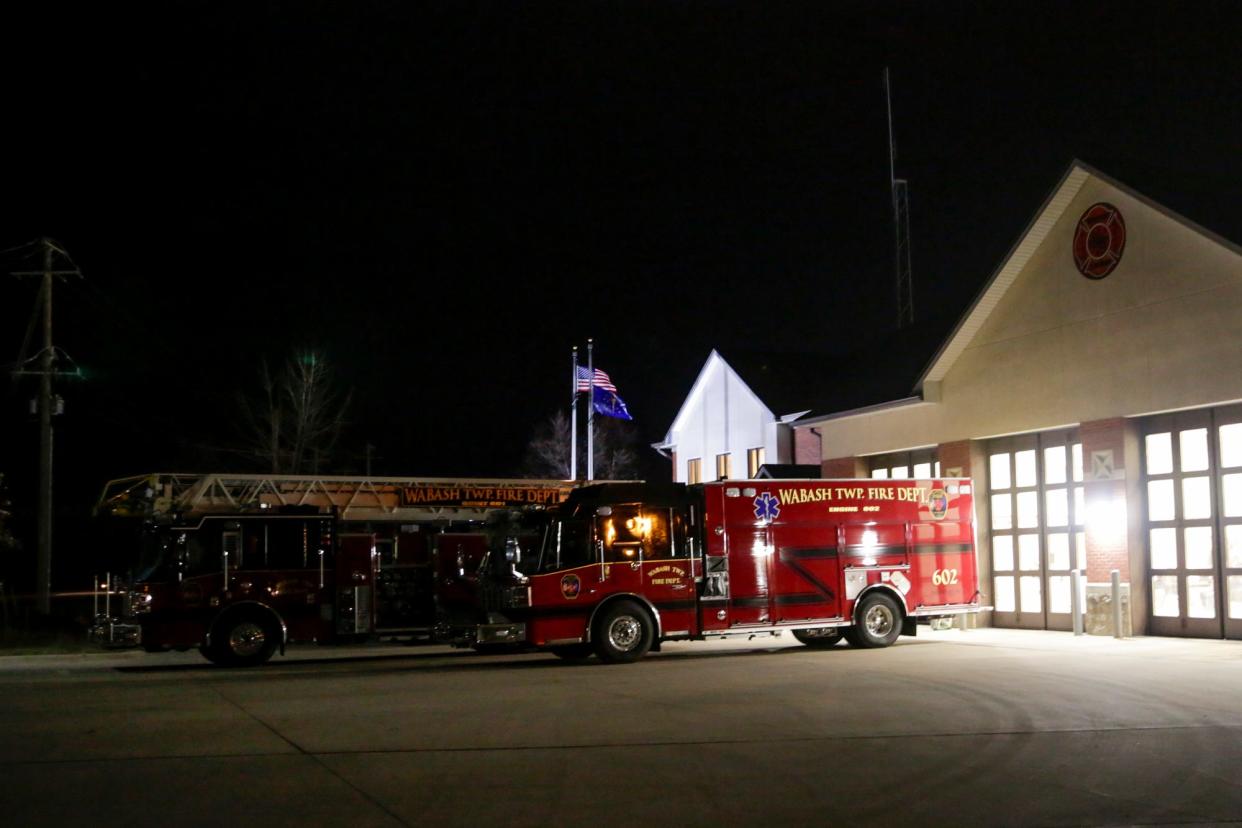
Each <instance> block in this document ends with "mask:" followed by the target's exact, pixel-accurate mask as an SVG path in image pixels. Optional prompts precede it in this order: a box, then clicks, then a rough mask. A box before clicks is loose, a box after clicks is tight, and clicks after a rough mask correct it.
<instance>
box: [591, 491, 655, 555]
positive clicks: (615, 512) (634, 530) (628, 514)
mask: <svg viewBox="0 0 1242 828" xmlns="http://www.w3.org/2000/svg"><path fill="white" fill-rule="evenodd" d="M642 530H643V523H642V508H641V507H639V506H638V505H637V504H626V505H623V506H613V507H612V512H611V514H607V515H600V516H599V517H597V518H596V531H597V532H598V537H599V540H600V543H601V544H602V545H603V548H604V561H605V562H606V563H632V562H637V561H639V560H641V559H642V557H641V556H642V546H643V531H642Z"/></svg>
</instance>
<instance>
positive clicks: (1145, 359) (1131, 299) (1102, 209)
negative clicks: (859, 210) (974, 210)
mask: <svg viewBox="0 0 1242 828" xmlns="http://www.w3.org/2000/svg"><path fill="white" fill-rule="evenodd" d="M1224 195H1225V196H1226V197H1229V198H1232V197H1235V196H1236V193H1233V192H1227V193H1225V194H1224ZM1240 402H1242V249H1240V248H1239V247H1238V245H1236V244H1234V243H1232V242H1230V241H1227V240H1226V239H1223V238H1221V237H1220V236H1218V235H1216V234H1214V233H1212V232H1211V231H1209V230H1206V229H1205V228H1203V227H1201V226H1199V225H1197V224H1195V223H1194V222H1193V221H1191V220H1189V219H1187V218H1185V217H1183V216H1181V215H1178V214H1177V213H1175V212H1173V211H1172V210H1169V209H1168V208H1166V207H1164V206H1162V205H1160V204H1156V203H1155V202H1153V201H1151V200H1150V199H1148V198H1146V197H1144V196H1143V195H1142V194H1140V193H1138V192H1136V191H1134V190H1132V189H1130V188H1129V187H1127V186H1125V185H1124V184H1121V183H1119V182H1117V181H1115V180H1113V179H1111V178H1109V177H1108V176H1106V175H1104V174H1103V173H1100V172H1098V171H1096V170H1094V169H1092V168H1091V167H1089V166H1087V165H1085V164H1082V163H1080V162H1074V163H1073V164H1071V165H1070V168H1069V170H1068V171H1067V172H1066V173H1065V175H1064V177H1063V178H1062V179H1061V181H1060V182H1059V183H1058V184H1057V186H1056V187H1055V189H1054V190H1053V191H1052V193H1051V194H1050V195H1049V197H1048V198H1047V200H1046V201H1045V202H1044V203H1043V205H1042V206H1040V208H1039V209H1038V211H1037V212H1036V213H1035V215H1034V217H1033V218H1032V220H1031V222H1030V224H1029V225H1028V226H1027V228H1026V230H1025V231H1024V232H1023V233H1022V235H1021V236H1020V237H1019V238H1018V240H1017V242H1016V243H1015V244H1014V246H1013V248H1012V249H1011V250H1010V252H1009V254H1008V255H1007V256H1006V257H1005V258H1004V260H1003V261H1001V262H1000V264H999V266H998V267H997V268H996V270H995V271H994V272H993V274H992V276H991V278H990V279H989V281H988V282H987V284H986V285H985V286H984V288H983V290H982V291H981V292H980V294H979V295H978V297H977V298H976V300H975V302H974V303H973V305H972V306H971V307H970V308H969V310H967V312H966V313H965V315H964V316H963V317H962V318H961V320H960V321H959V323H958V325H957V327H956V328H955V329H954V330H953V332H952V333H951V334H950V336H949V337H948V338H947V339H946V340H945V341H944V343H943V344H942V345H941V347H940V349H939V351H938V352H937V353H936V354H935V355H934V356H933V357H932V358H931V361H930V363H929V364H928V367H927V369H926V370H925V371H924V373H923V374H922V376H921V377H920V378H919V380H918V382H917V384H916V386H915V387H914V388H913V390H912V393H911V394H910V396H908V397H906V398H903V399H899V400H893V401H889V402H883V401H878V402H877V404H875V405H870V406H868V407H867V408H860V409H854V410H850V411H839V412H835V413H829V414H820V413H819V412H818V411H817V412H816V413H815V414H813V415H811V416H808V417H804V418H802V419H800V420H798V423H797V429H798V430H799V431H803V430H806V431H810V430H812V429H814V430H815V431H816V432H818V433H819V434H820V435H822V446H823V447H824V448H823V455H824V456H823V457H822V458H821V465H822V469H823V474H824V476H825V477H852V476H868V477H881V476H895V475H905V474H909V473H911V470H912V469H913V468H914V467H915V466H916V465H917V466H921V467H922V468H924V469H926V468H928V466H927V465H923V464H935V463H938V464H939V466H940V468H941V470H942V471H943V473H944V474H945V475H946V476H948V475H965V476H970V477H973V478H974V481H975V487H976V498H975V502H976V504H977V515H976V517H977V527H978V548H979V553H980V568H981V570H982V575H983V578H982V579H981V582H982V583H983V584H985V586H984V590H985V593H986V594H985V596H984V597H985V600H986V602H987V603H989V604H991V605H993V606H994V607H995V612H994V613H993V614H992V618H991V620H992V622H993V623H995V624H997V625H1001V626H1013V627H1032V628H1040V629H1066V630H1068V629H1071V628H1072V627H1073V626H1074V624H1075V621H1076V620H1078V621H1080V622H1081V623H1083V624H1084V625H1085V626H1086V628H1087V631H1088V632H1095V633H1104V634H1112V632H1113V621H1112V613H1111V606H1112V604H1111V594H1112V593H1111V586H1110V581H1111V577H1112V575H1113V572H1114V571H1116V572H1117V574H1118V576H1119V579H1120V581H1121V590H1120V594H1121V600H1122V602H1123V608H1124V613H1123V616H1124V618H1123V624H1124V625H1125V630H1124V631H1125V632H1146V633H1149V634H1155V635H1186V636H1203V637H1217V638H1220V637H1226V638H1242V405H1240V404H1239V403H1240ZM679 422H680V420H679ZM1079 581H1081V582H1082V584H1083V587H1082V588H1081V589H1080V590H1079V591H1078V595H1077V596H1075V595H1074V590H1073V589H1072V584H1074V583H1076V582H1079ZM1076 613H1077V615H1078V618H1077V619H1075V614H1076Z"/></svg>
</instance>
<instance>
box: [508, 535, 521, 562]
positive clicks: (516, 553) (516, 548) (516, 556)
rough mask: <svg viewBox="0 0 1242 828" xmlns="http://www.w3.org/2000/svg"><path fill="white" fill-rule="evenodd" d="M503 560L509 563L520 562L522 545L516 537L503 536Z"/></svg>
mask: <svg viewBox="0 0 1242 828" xmlns="http://www.w3.org/2000/svg"><path fill="white" fill-rule="evenodd" d="M505 560H506V561H508V562H509V563H511V564H518V563H521V562H522V546H521V544H519V543H518V540H517V538H505Z"/></svg>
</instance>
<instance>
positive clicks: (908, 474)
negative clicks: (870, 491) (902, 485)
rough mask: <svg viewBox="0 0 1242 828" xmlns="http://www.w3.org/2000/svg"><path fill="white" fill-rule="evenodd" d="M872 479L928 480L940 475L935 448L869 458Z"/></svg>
mask: <svg viewBox="0 0 1242 828" xmlns="http://www.w3.org/2000/svg"><path fill="white" fill-rule="evenodd" d="M868 465H869V467H870V474H871V479H872V480H910V479H913V480H929V479H932V478H937V477H940V461H939V460H937V459H936V451H935V449H919V450H917V451H898V452H892V453H890V454H877V455H875V456H873V457H871V458H869V463H868Z"/></svg>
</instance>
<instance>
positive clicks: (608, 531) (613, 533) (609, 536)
mask: <svg viewBox="0 0 1242 828" xmlns="http://www.w3.org/2000/svg"><path fill="white" fill-rule="evenodd" d="M616 539H617V527H615V526H613V525H612V521H611V520H606V521H604V542H605V543H606V544H608V545H609V546H612V542H613V541H614V540H616Z"/></svg>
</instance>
